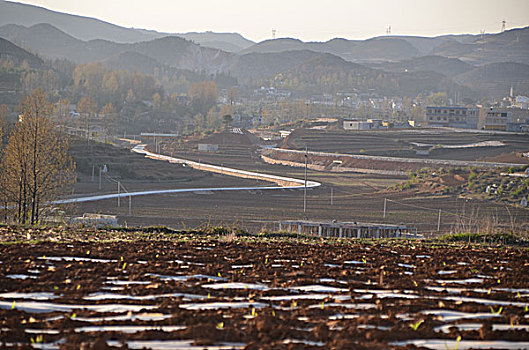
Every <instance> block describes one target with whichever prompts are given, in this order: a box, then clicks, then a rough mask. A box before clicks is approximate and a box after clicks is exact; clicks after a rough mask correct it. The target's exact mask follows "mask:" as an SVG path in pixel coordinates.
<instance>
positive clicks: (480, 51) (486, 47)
mask: <svg viewBox="0 0 529 350" xmlns="http://www.w3.org/2000/svg"><path fill="white" fill-rule="evenodd" d="M434 53H435V54H436V55H440V56H445V57H454V58H459V59H460V60H462V61H465V62H468V63H471V64H474V65H482V64H486V63H495V62H517V63H523V64H529V27H526V28H518V29H512V30H508V31H505V32H503V33H498V34H489V35H484V36H483V37H481V36H475V37H474V38H473V40H471V41H467V42H455V41H451V42H447V43H445V44H442V45H440V46H439V47H437V48H435V49H434Z"/></svg>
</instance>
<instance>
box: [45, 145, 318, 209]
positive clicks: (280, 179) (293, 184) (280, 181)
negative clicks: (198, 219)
mask: <svg viewBox="0 0 529 350" xmlns="http://www.w3.org/2000/svg"><path fill="white" fill-rule="evenodd" d="M145 147H146V145H137V146H135V147H134V148H133V149H132V152H136V153H139V154H144V155H145V156H146V157H148V158H151V159H155V160H161V161H168V162H170V163H178V164H185V165H187V166H190V167H192V168H195V169H199V170H202V171H210V172H215V173H220V174H224V175H229V176H236V177H242V178H248V179H258V180H265V181H270V182H274V183H276V184H277V185H276V186H254V187H210V188H178V189H170V190H154V191H138V192H128V193H119V194H117V193H113V194H103V195H97V196H85V197H77V198H70V199H62V200H58V201H55V202H54V203H55V204H67V203H82V202H94V201H100V200H105V199H112V198H118V197H120V198H126V197H129V196H130V197H135V196H147V195H154V194H166V193H186V192H221V191H252V190H264V191H269V190H285V189H304V188H305V180H302V179H295V178H290V177H284V176H277V175H270V174H263V173H257V172H253V171H246V170H239V169H234V168H228V167H222V166H218V165H212V164H204V163H198V162H195V161H192V160H187V159H182V158H175V157H169V156H165V155H163V154H158V153H153V152H150V151H148V150H146V149H145ZM306 186H307V188H314V187H319V186H321V183H319V182H316V181H307V184H306Z"/></svg>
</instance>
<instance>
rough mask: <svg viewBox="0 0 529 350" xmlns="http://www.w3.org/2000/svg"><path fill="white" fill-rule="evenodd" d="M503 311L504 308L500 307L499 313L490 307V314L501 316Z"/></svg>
mask: <svg viewBox="0 0 529 350" xmlns="http://www.w3.org/2000/svg"><path fill="white" fill-rule="evenodd" d="M502 311H503V306H500V308H499V309H498V311H494V308H493V307H492V306H491V307H490V312H491V313H493V314H495V315H501V312H502Z"/></svg>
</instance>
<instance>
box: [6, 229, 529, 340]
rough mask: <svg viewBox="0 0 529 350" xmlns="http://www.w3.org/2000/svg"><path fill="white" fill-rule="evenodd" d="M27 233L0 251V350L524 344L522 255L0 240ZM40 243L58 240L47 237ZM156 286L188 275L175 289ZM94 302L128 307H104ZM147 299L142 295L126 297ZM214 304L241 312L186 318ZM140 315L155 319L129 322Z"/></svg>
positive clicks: (150, 240)
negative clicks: (449, 315) (157, 344)
mask: <svg viewBox="0 0 529 350" xmlns="http://www.w3.org/2000/svg"><path fill="white" fill-rule="evenodd" d="M28 233H29V234H30V235H31V238H46V241H45V242H42V243H31V244H30V243H20V242H19V243H14V244H2V245H0V261H1V263H0V293H1V295H0V328H1V329H2V332H1V333H0V342H2V343H3V346H4V347H5V346H9V345H11V346H20V347H27V346H29V345H30V344H31V342H32V340H33V342H42V343H45V344H48V345H50V344H53V343H55V344H56V345H57V347H61V348H72V349H73V348H75V349H78V348H81V347H82V346H84V347H85V348H101V347H104V346H107V345H118V346H121V345H122V344H126V343H127V342H129V343H128V344H129V346H131V347H132V346H137V345H138V344H145V343H131V342H132V341H140V340H142V341H144V340H165V341H169V340H171V341H176V340H190V341H192V342H193V344H195V345H203V346H207V345H222V344H226V343H228V346H230V345H229V344H231V346H234V347H237V346H240V347H246V348H248V349H257V348H260V349H262V348H285V349H290V348H342V349H343V348H360V349H362V348H365V349H368V348H369V349H373V348H391V347H395V345H394V342H398V341H405V340H414V339H444V340H446V341H447V342H450V341H452V342H453V341H455V340H456V338H458V336H461V337H462V339H464V340H465V341H470V340H474V341H481V340H505V341H516V342H528V341H529V331H527V329H526V330H525V331H524V330H519V329H518V328H516V327H517V326H519V325H526V324H529V319H528V317H529V311H528V310H529V309H528V307H527V305H529V290H528V286H529V273H528V272H529V263H528V261H529V259H528V258H529V254H528V251H527V249H525V248H516V247H490V246H465V245H455V244H454V245H447V244H441V243H432V242H430V243H424V242H418V241H363V242H360V241H349V240H347V241H345V240H344V241H333V242H330V241H323V240H310V239H285V238H283V239H277V238H275V239H265V238H252V237H247V238H239V237H235V236H227V237H226V236H224V237H217V238H215V237H211V236H202V235H191V234H179V235H175V234H167V233H166V234H164V233H146V232H140V233H131V232H118V231H115V232H106V231H85V230H80V231H73V230H69V231H57V230H47V231H41V232H38V231H35V230H33V231H31V232H29V231H20V230H18V231H16V232H13V230H12V229H3V231H2V234H3V237H7V238H9V237H10V239H14V238H15V237H21V236H27V234H28ZM75 237H78V238H80V239H83V241H79V240H77V239H75ZM88 238H90V240H88V241H87V240H86V239H88ZM53 239H56V240H60V241H61V242H64V243H58V242H52V241H50V240H53ZM58 257H76V258H87V259H103V260H98V261H90V260H86V259H84V261H80V260H79V259H77V260H71V259H68V260H59V259H58ZM107 260H109V261H107ZM17 275H27V276H31V277H28V278H26V279H21V278H16V277H17ZM197 275H206V276H210V277H209V279H208V277H202V276H197ZM161 276H180V277H182V276H194V277H190V278H189V279H187V280H177V278H171V277H169V278H163V277H161ZM18 277H20V276H18ZM217 279H218V281H216V280H217ZM116 281H129V282H130V283H129V284H127V283H126V282H116ZM134 281H140V282H144V284H135V283H134ZM225 282H241V283H246V284H250V283H252V284H258V285H264V286H266V288H267V289H265V290H257V289H253V287H252V286H251V285H249V286H248V288H245V287H242V288H240V289H231V288H230V287H229V285H228V286H224V287H221V288H220V289H212V288H205V287H204V285H206V284H215V283H225ZM310 285H317V287H314V290H312V291H311V290H308V289H307V290H300V289H296V287H300V286H310ZM323 286H325V287H326V288H328V287H332V288H336V289H334V290H325V289H323ZM109 287H114V288H115V287H118V288H119V289H116V290H109V289H108V288H109ZM7 292H9V293H12V292H19V293H30V292H45V293H50V294H49V295H53V296H54V297H56V298H55V299H52V300H33V301H34V302H36V303H38V304H39V305H40V306H46V305H44V304H43V303H51V304H53V305H58V304H60V305H63V306H64V305H66V306H68V305H78V306H81V307H80V308H79V309H74V310H69V311H60V310H56V311H50V312H43V313H37V312H31V311H28V309H27V307H28V304H27V303H28V302H31V301H32V300H31V299H30V297H31V296H28V295H25V296H24V295H18V296H9V295H6V294H4V293H7ZM95 293H99V294H95ZM102 293H113V294H117V296H122V297H123V296H127V297H128V298H129V299H118V298H114V299H113V298H111V295H107V296H106V298H105V297H104V295H103V294H102ZM170 293H183V294H186V295H174V294H170ZM149 295H150V296H155V297H153V298H152V299H149V298H143V299H142V298H136V297H138V296H149ZM193 295H194V296H193ZM96 296H99V297H100V299H97V298H95V297H96ZM281 296H289V298H283V299H281V298H280V297H281ZM292 296H294V299H293V298H292ZM87 297H88V299H86V298H87ZM114 297H116V295H114ZM91 298H92V299H91ZM134 298H136V299H134ZM195 298H196V299H195ZM296 298H297V299H296ZM472 298H476V299H472ZM218 302H223V303H231V302H244V303H250V304H249V305H245V307H241V308H220V309H209V310H190V309H187V307H189V304H198V305H200V304H209V303H218ZM109 304H120V305H136V306H138V309H137V310H133V311H131V312H127V311H122V312H112V311H117V310H107V311H103V310H95V309H94V307H95V306H101V305H109ZM83 305H84V306H85V309H83V308H82V306H83ZM87 305H90V306H91V308H92V309H90V308H86V306H87ZM186 305H187V306H186ZM141 307H145V308H146V309H144V310H140V308H141ZM149 307H151V309H147V308H149ZM500 308H501V310H500ZM111 309H112V308H111ZM24 310H26V311H24ZM427 310H442V311H444V312H446V311H454V312H465V313H471V314H472V313H476V314H475V315H471V316H469V318H467V319H459V320H453V321H451V320H447V319H442V318H440V317H439V316H438V315H436V313H435V312H433V313H425V312H424V311H427ZM44 311H46V310H44ZM498 311H499V312H498ZM478 313H479V314H478ZM494 313H495V314H494ZM146 315H151V316H153V315H154V316H158V317H159V318H158V319H155V320H142V319H141V318H140V319H138V318H136V319H134V318H133V317H134V316H140V317H141V316H146ZM111 316H122V320H119V319H118V320H111V319H107V320H91V321H88V320H87V318H95V317H111ZM162 316H163V317H162ZM460 323H477V324H478V326H479V327H478V328H477V329H475V330H458V329H457V328H451V329H449V330H448V331H447V333H443V332H441V331H439V330H436V328H437V327H441V326H446V325H453V326H456V325H457V324H460ZM109 325H116V326H121V327H122V329H121V330H123V331H120V329H117V330H115V329H114V330H107V331H95V330H93V329H92V330H91V331H90V330H88V329H86V328H84V331H83V328H82V327H87V326H109ZM131 325H135V326H140V325H142V326H157V327H162V326H183V327H185V328H184V329H180V330H166V331H163V330H152V329H147V330H143V331H139V332H136V333H125V332H124V330H126V328H124V327H125V326H131ZM495 325H507V329H504V330H498V327H497V326H495ZM509 326H510V327H511V328H509ZM516 329H518V330H516ZM46 330H47V331H46ZM234 343H238V344H234ZM172 344H173V345H174V344H176V343H172ZM447 344H451V343H447ZM520 344H522V345H521V346H520V347H524V345H523V344H524V343H520ZM525 344H526V343H525ZM146 346H149V345H146ZM150 346H152V343H151V345H150Z"/></svg>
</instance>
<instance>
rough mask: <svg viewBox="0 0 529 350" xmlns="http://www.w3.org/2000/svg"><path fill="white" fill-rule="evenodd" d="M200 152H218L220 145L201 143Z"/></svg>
mask: <svg viewBox="0 0 529 350" xmlns="http://www.w3.org/2000/svg"><path fill="white" fill-rule="evenodd" d="M198 150H199V151H202V152H217V151H218V150H219V145H216V144H212V143H199V144H198Z"/></svg>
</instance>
